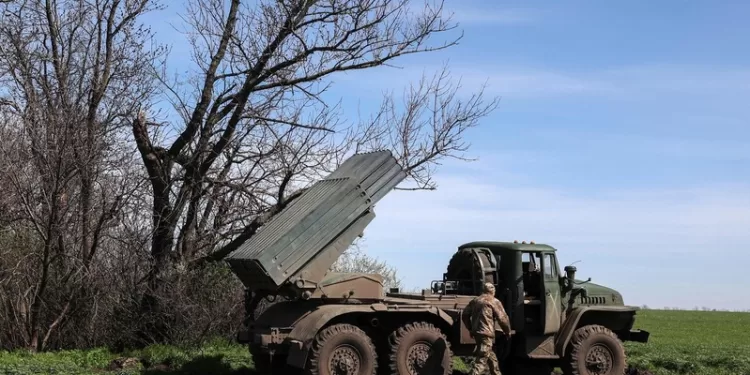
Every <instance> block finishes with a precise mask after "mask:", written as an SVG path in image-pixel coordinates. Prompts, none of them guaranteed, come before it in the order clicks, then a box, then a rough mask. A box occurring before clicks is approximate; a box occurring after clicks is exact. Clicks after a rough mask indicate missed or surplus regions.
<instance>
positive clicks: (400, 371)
mask: <svg viewBox="0 0 750 375" xmlns="http://www.w3.org/2000/svg"><path fill="white" fill-rule="evenodd" d="M388 343H389V347H390V356H389V367H390V370H391V374H392V375H428V374H429V375H440V374H443V375H451V374H452V373H453V353H452V352H451V348H450V343H449V342H448V339H447V338H446V337H445V335H444V334H443V333H442V332H441V331H440V329H438V328H437V327H435V326H434V325H432V324H430V323H426V322H415V323H409V324H406V325H404V326H402V327H399V328H398V329H397V330H396V331H395V332H393V333H392V334H391V335H390V336H389V337H388ZM433 350H437V351H438V352H437V353H431V351H433ZM440 352H442V355H441V353H440Z"/></svg>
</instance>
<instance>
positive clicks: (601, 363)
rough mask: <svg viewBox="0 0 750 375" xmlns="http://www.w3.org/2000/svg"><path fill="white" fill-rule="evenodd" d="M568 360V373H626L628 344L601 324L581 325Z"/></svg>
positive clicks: (570, 374) (597, 374) (565, 365)
mask: <svg viewBox="0 0 750 375" xmlns="http://www.w3.org/2000/svg"><path fill="white" fill-rule="evenodd" d="M566 357H567V358H566V361H565V363H564V367H563V369H564V371H565V374H566V375H622V374H624V373H625V366H626V363H625V348H624V347H623V345H622V342H621V341H620V339H619V338H617V335H615V334H614V332H612V331H611V330H609V329H607V328H606V327H603V326H600V325H588V326H583V327H581V328H578V329H577V330H576V331H575V332H574V333H573V338H572V339H571V340H570V344H569V350H568V355H567V356H566Z"/></svg>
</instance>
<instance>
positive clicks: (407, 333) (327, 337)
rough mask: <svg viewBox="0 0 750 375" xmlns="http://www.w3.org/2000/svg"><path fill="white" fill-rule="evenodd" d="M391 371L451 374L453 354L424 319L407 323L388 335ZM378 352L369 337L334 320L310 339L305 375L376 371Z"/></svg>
mask: <svg viewBox="0 0 750 375" xmlns="http://www.w3.org/2000/svg"><path fill="white" fill-rule="evenodd" d="M388 344H389V347H388V349H389V353H388V354H389V356H388V370H389V373H390V374H392V375H427V374H430V375H450V374H451V373H452V371H453V368H452V367H453V366H452V364H453V355H452V352H451V350H450V345H449V343H448V340H447V338H446V337H445V335H444V334H443V333H442V332H441V331H440V330H439V329H438V328H437V327H435V326H434V325H432V324H430V323H426V322H415V323H409V324H406V325H404V326H402V327H399V328H398V329H397V330H396V331H395V332H393V333H392V334H391V335H390V336H389V337H388ZM377 373H378V355H377V351H376V350H375V345H374V344H373V342H372V340H371V339H370V337H368V336H367V334H366V333H365V332H364V331H362V330H361V329H359V328H357V327H356V326H353V325H350V324H335V325H332V326H330V327H328V328H326V329H324V330H322V331H321V332H320V333H319V334H318V335H317V336H316V338H315V340H314V341H313V345H312V350H311V351H310V356H309V358H308V363H307V374H308V375H376V374H377Z"/></svg>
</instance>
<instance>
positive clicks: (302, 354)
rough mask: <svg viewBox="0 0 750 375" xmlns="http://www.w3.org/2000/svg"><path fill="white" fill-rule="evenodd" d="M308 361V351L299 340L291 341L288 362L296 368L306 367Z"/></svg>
mask: <svg viewBox="0 0 750 375" xmlns="http://www.w3.org/2000/svg"><path fill="white" fill-rule="evenodd" d="M305 362H307V351H306V350H305V348H304V345H303V344H302V342H301V341H299V340H290V341H289V355H287V357H286V364H287V365H289V366H292V367H296V368H305Z"/></svg>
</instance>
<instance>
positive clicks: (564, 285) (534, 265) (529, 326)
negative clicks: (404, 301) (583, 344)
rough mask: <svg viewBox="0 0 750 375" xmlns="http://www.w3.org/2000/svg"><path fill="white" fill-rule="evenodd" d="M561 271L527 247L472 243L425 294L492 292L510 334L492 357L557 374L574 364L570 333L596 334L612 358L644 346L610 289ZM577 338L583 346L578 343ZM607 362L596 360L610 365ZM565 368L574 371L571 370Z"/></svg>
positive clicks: (542, 250)
mask: <svg viewBox="0 0 750 375" xmlns="http://www.w3.org/2000/svg"><path fill="white" fill-rule="evenodd" d="M564 271H565V272H564V273H563V272H561V270H560V266H559V262H558V260H557V250H556V249H555V248H553V247H552V246H549V245H545V244H536V243H534V242H533V241H530V242H528V243H527V242H526V241H522V242H519V241H514V242H491V241H477V242H471V243H467V244H464V245H461V246H459V248H458V251H457V252H456V253H455V254H454V255H453V257H452V258H451V260H450V262H449V264H448V269H447V272H446V273H445V274H444V275H443V280H442V281H436V282H433V285H432V291H433V292H434V293H438V294H441V295H444V296H448V295H464V296H469V295H471V296H476V295H479V294H480V293H481V290H482V285H483V284H484V283H485V282H490V283H492V284H494V285H495V287H496V298H498V300H500V301H501V303H502V304H503V306H504V307H505V310H506V313H507V314H508V317H509V318H510V321H511V328H512V330H513V334H512V337H511V341H510V342H507V343H506V342H498V343H497V345H496V347H497V350H498V357H508V356H512V357H516V358H520V359H536V360H542V361H547V362H548V363H549V365H550V366H556V365H560V366H562V367H563V368H565V365H566V362H575V358H572V353H571V349H572V348H573V346H574V345H573V346H571V341H573V344H575V340H574V339H575V338H574V333H575V332H576V331H577V330H579V329H582V328H583V327H584V326H592V327H596V328H595V329H594V328H592V329H594V330H601V329H600V328H599V327H602V328H603V330H604V331H605V332H604V333H601V334H600V333H597V334H595V335H594V336H596V337H600V338H601V337H603V338H601V339H602V340H604V341H607V342H609V343H610V345H612V346H613V348H611V351H612V352H613V353H615V354H614V357H617V353H618V352H621V351H622V346H621V343H619V342H620V341H626V340H632V341H639V342H647V341H648V333H647V332H644V331H638V330H632V327H633V324H634V322H635V314H636V311H637V310H638V308H637V307H632V306H626V305H625V304H624V301H623V299H622V295H621V294H620V293H619V292H617V291H616V290H614V289H611V288H608V287H605V286H602V285H598V284H594V283H591V281H590V279H589V280H587V281H581V280H577V279H576V277H575V274H576V271H577V270H576V268H575V267H573V266H568V267H565V270H564ZM580 332H583V331H580ZM580 332H579V333H580ZM578 336H581V337H580V338H579V340H584V338H583V337H584V336H586V335H583V333H580V334H579V335H578ZM586 337H588V336H586ZM596 337H595V338H594V340H596ZM613 338H616V339H617V342H615V340H613ZM499 340H503V339H502V338H499ZM614 357H613V358H608V359H606V358H605V359H604V360H605V361H609V362H612V361H617V358H614ZM622 362H623V363H624V354H623V358H622ZM569 364H570V365H572V366H577V365H578V362H575V363H569ZM569 367H570V366H569Z"/></svg>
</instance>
